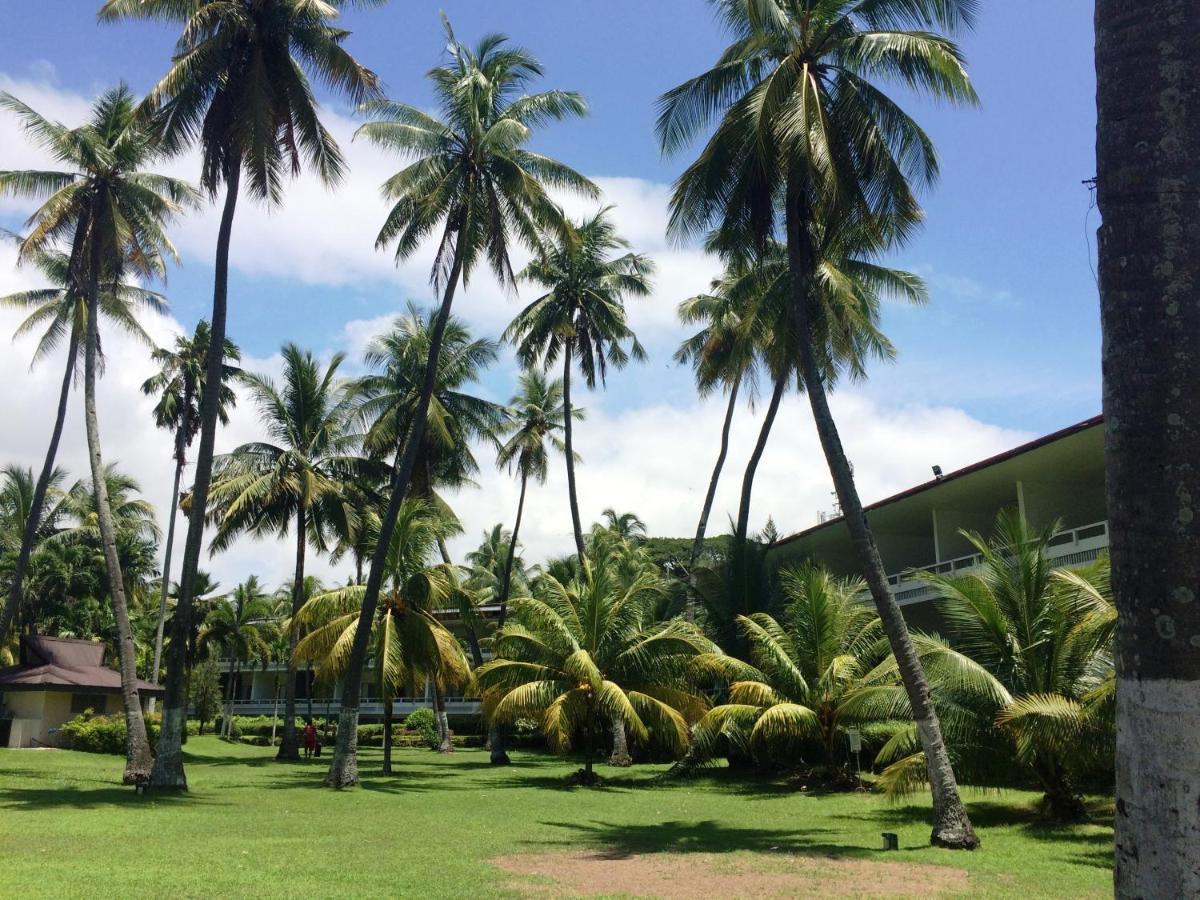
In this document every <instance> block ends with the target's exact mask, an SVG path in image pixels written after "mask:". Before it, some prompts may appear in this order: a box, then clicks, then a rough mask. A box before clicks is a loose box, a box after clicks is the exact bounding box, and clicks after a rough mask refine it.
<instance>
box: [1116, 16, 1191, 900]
mask: <svg viewBox="0 0 1200 900" xmlns="http://www.w3.org/2000/svg"><path fill="white" fill-rule="evenodd" d="M1197 33H1200V9H1198V8H1197V5H1196V4H1195V3H1192V2H1187V0H1154V2H1143V3H1122V2H1116V0H1097V3H1096V75H1097V88H1096V99H1097V107H1098V117H1097V128H1096V136H1097V137H1096V156H1097V166H1098V168H1097V173H1096V174H1097V195H1098V199H1099V204H1100V212H1101V214H1102V215H1103V225H1102V226H1101V227H1100V231H1099V248H1100V249H1099V258H1100V319H1101V326H1102V332H1103V336H1104V348H1103V354H1102V361H1103V367H1104V427H1105V468H1106V471H1107V497H1108V528H1109V534H1110V535H1111V545H1110V548H1109V552H1110V555H1111V559H1112V590H1113V597H1114V599H1115V601H1116V605H1117V609H1118V611H1119V613H1120V624H1119V626H1118V629H1117V641H1116V668H1117V815H1116V878H1115V886H1116V895H1117V896H1118V897H1195V896H1200V850H1198V849H1197V848H1200V805H1197V803H1196V786H1197V785H1200V753H1198V752H1197V750H1196V736H1197V735H1198V734H1200V602H1197V599H1196V594H1197V592H1198V585H1200V516H1197V509H1196V504H1197V502H1200V501H1198V499H1197V498H1200V468H1197V460H1198V459H1200V368H1198V365H1200V355H1198V354H1197V347H1196V335H1197V334H1200V302H1198V299H1197V298H1198V294H1197V290H1198V287H1200V209H1197V206H1196V188H1197V177H1196V173H1197V165H1198V164H1200V106H1198V103H1197V93H1196V85H1197V84H1200V45H1198V44H1197V42H1196V35H1197Z"/></svg>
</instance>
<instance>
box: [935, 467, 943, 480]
mask: <svg viewBox="0 0 1200 900" xmlns="http://www.w3.org/2000/svg"><path fill="white" fill-rule="evenodd" d="M933 477H934V478H936V479H937V480H938V481H941V480H942V467H941V466H934V467H933Z"/></svg>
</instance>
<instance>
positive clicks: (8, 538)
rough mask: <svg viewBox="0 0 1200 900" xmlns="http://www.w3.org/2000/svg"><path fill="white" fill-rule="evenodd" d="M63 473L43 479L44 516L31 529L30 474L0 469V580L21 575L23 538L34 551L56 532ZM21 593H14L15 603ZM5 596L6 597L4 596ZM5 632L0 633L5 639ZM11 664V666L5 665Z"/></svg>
mask: <svg viewBox="0 0 1200 900" xmlns="http://www.w3.org/2000/svg"><path fill="white" fill-rule="evenodd" d="M66 477H67V473H66V472H65V471H63V470H62V469H60V468H57V467H56V468H54V469H52V470H51V472H50V477H49V478H48V479H47V486H46V490H45V491H44V493H43V498H44V499H43V505H44V506H45V507H46V509H45V512H44V513H43V514H41V515H39V519H40V521H39V522H38V524H37V525H36V526H33V527H32V528H31V527H30V525H29V520H30V518H31V517H32V516H33V505H34V497H35V495H36V491H37V483H36V482H35V481H34V478H33V470H32V469H26V468H23V467H21V466H15V465H11V464H10V465H7V466H5V467H4V468H3V469H0V580H5V581H7V579H13V578H16V577H17V573H18V571H21V574H22V577H24V570H23V569H21V570H19V569H18V565H17V564H18V562H19V560H20V554H21V551H22V549H23V547H24V543H25V535H26V534H27V533H29V532H32V534H33V540H32V542H31V543H32V546H33V548H34V549H36V548H37V547H38V545H39V544H40V543H41V541H43V540H44V539H45V538H47V537H48V536H50V535H51V534H53V533H54V532H55V530H56V527H57V524H58V520H59V518H61V516H62V514H63V510H62V508H61V501H62V499H63V496H64V492H63V489H62V484H63V482H64V481H65V480H66ZM22 595H23V592H20V593H18V595H17V596H18V600H19V599H20V597H21V596H22ZM6 596H7V594H6ZM19 611H20V604H19V603H18V606H17V609H16V610H15V611H14V614H13V616H12V620H13V621H14V622H15V621H17V613H18V612H19ZM5 634H6V632H0V635H5ZM6 646H7V640H6V637H3V636H0V651H2V650H3V648H5V647H6ZM9 664H11V663H9Z"/></svg>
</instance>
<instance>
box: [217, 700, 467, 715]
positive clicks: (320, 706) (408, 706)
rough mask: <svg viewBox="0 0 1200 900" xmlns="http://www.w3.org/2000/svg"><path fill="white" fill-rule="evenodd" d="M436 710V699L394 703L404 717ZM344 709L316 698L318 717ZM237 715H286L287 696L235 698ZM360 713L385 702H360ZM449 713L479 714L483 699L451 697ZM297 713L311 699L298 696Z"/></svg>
mask: <svg viewBox="0 0 1200 900" xmlns="http://www.w3.org/2000/svg"><path fill="white" fill-rule="evenodd" d="M422 708H424V709H432V708H433V701H432V700H426V699H425V698H424V697H397V698H396V699H395V700H394V701H393V703H392V715H394V716H397V717H402V716H406V715H408V714H409V713H410V712H413V711H414V710H417V709H422ZM341 709H342V701H341V698H336V699H335V698H329V699H326V698H320V699H317V698H313V701H312V711H313V715H315V716H335V715H337V714H338V713H339V712H341ZM233 712H234V715H238V716H270V715H274V714H275V713H276V712H278V713H279V715H283V698H280V699H279V702H278V705H276V702H275V700H274V699H272V698H271V697H259V698H256V699H253V700H234V701H233ZM358 712H359V715H363V716H382V715H383V701H381V700H378V699H371V700H362V701H360V702H359V705H358ZM446 713H447V714H448V715H451V716H475V715H478V714H479V701H478V700H469V699H467V698H465V697H447V698H446ZM296 714H297V715H300V716H306V715H308V699H307V698H303V697H298V698H297V699H296Z"/></svg>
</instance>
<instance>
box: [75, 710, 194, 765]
mask: <svg viewBox="0 0 1200 900" xmlns="http://www.w3.org/2000/svg"><path fill="white" fill-rule="evenodd" d="M161 727H162V720H161V717H160V716H158V715H153V716H146V737H147V738H148V739H149V741H150V749H151V751H152V752H153V751H157V749H158V732H159V730H160V729H161ZM187 731H188V734H195V733H196V728H195V724H194V723H192V722H188V723H187ZM60 735H61V738H62V745H63V746H64V747H65V748H66V749H68V750H77V751H79V752H80V753H111V754H113V755H116V756H124V755H125V716H124V714H117V715H113V716H98V715H96V714H95V713H93V712H92V710H90V709H89V710H85V711H84V712H82V713H80V714H79V715H77V716H76V717H75V718H73V719H71V721H69V722H67V723H66V724H65V725H63V727H62V729H61V730H60Z"/></svg>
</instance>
